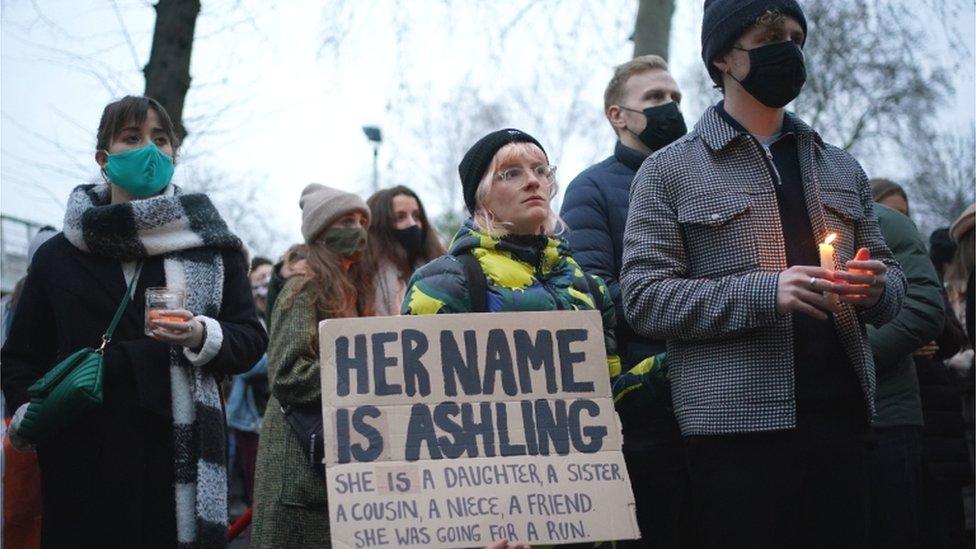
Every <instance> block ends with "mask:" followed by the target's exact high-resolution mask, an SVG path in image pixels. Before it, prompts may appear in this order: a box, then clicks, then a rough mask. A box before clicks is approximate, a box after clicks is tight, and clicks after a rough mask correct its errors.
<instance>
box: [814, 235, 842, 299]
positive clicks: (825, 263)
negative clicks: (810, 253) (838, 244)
mask: <svg viewBox="0 0 976 549" xmlns="http://www.w3.org/2000/svg"><path fill="white" fill-rule="evenodd" d="M836 238H837V233H830V234H828V235H827V238H825V239H824V241H823V242H821V243H820V244H819V245H818V247H819V248H820V267H822V268H824V269H827V270H828V271H834V270H837V265H836V264H835V263H834V244H833V242H834V239H836ZM824 295H825V296H826V297H827V299H828V300H829V301H830V303H831V304H832V305H837V304H839V303H840V298H838V297H837V294H835V293H831V292H826V293H824Z"/></svg>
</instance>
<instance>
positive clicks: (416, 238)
mask: <svg viewBox="0 0 976 549" xmlns="http://www.w3.org/2000/svg"><path fill="white" fill-rule="evenodd" d="M393 235H394V236H396V239H397V242H399V243H400V245H401V246H403V249H404V250H406V251H407V255H408V256H409V257H410V259H411V260H413V258H415V257H417V256H418V255H420V252H421V250H423V247H424V230H423V229H421V228H420V225H411V226H410V227H407V228H406V229H397V230H395V231H393Z"/></svg>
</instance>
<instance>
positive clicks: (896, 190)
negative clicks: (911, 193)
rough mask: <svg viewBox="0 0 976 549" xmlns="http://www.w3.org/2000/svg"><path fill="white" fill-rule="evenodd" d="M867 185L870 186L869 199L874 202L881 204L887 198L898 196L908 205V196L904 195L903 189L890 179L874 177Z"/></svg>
mask: <svg viewBox="0 0 976 549" xmlns="http://www.w3.org/2000/svg"><path fill="white" fill-rule="evenodd" d="M868 185H871V199H872V200H874V201H875V202H881V201H882V200H884V199H885V198H888V197H889V196H892V195H898V196H900V197H902V198H903V199H904V200H905V204H908V195H907V194H905V189H903V188H902V187H901V185H899V184H898V183H895V182H894V181H892V180H890V179H884V178H881V177H876V178H874V179H869V180H868Z"/></svg>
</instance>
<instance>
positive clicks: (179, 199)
mask: <svg viewBox="0 0 976 549" xmlns="http://www.w3.org/2000/svg"><path fill="white" fill-rule="evenodd" d="M168 191H169V190H168ZM110 202H111V194H110V191H109V187H108V185H105V184H101V185H81V186H79V187H77V188H75V190H74V191H72V193H71V196H70V197H69V199H68V206H67V212H66V213H65V218H64V234H65V236H66V237H67V238H68V241H70V242H71V243H72V244H73V245H75V246H76V247H78V248H79V249H81V250H83V251H86V252H90V253H93V254H96V255H100V256H108V257H114V258H118V259H119V260H121V261H133V260H138V259H140V258H146V257H154V256H162V257H163V268H164V272H165V275H166V286H167V287H173V288H184V289H185V290H186V306H187V309H188V310H190V311H191V312H192V313H193V314H194V315H204V316H208V317H210V318H216V317H217V315H218V313H219V312H220V305H221V300H222V298H223V295H222V293H223V287H224V284H223V282H224V264H223V260H222V258H221V254H220V248H232V249H239V250H242V251H243V249H244V247H243V244H242V243H241V240H240V239H239V238H237V236H235V235H234V234H233V233H231V232H230V230H228V228H227V224H226V223H224V220H223V219H222V218H221V217H220V214H219V213H217V210H216V208H214V206H213V204H212V203H211V202H210V199H209V198H207V196H206V195H203V194H183V193H182V191H181V190H180V189H179V188H178V187H176V186H173V187H172V190H171V192H166V193H164V194H163V195H161V196H155V197H152V198H147V199H144V200H135V201H132V202H128V203H124V204H111V203H110ZM169 356H170V364H169V366H170V368H169V370H170V382H171V391H172V397H171V398H172V410H173V436H174V444H173V448H174V467H175V473H176V486H175V492H176V493H175V499H176V527H177V540H178V541H179V546H180V547H223V546H225V545H226V528H227V463H226V461H227V460H226V447H225V446H226V434H225V426H224V414H223V412H222V408H221V403H220V394H219V389H218V386H217V382H216V380H215V379H214V376H213V375H210V374H208V373H206V372H205V371H203V370H202V369H201V368H198V367H196V366H194V365H193V364H191V363H190V361H189V360H187V358H186V357H185V356H184V354H183V352H182V349H180V348H178V347H171V348H170V354H169Z"/></svg>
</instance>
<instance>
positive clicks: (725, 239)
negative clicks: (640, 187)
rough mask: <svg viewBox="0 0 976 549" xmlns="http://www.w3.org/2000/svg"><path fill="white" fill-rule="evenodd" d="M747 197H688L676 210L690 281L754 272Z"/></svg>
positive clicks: (753, 232)
mask: <svg viewBox="0 0 976 549" xmlns="http://www.w3.org/2000/svg"><path fill="white" fill-rule="evenodd" d="M751 208H752V199H751V198H750V196H749V195H747V194H731V193H730V194H708V195H698V196H692V197H689V198H688V199H686V200H684V201H683V202H681V203H680V204H678V207H677V217H678V223H679V224H680V225H681V231H682V233H683V235H684V241H685V242H684V244H685V252H686V255H687V258H688V268H689V275H690V276H691V277H692V278H700V277H705V276H716V275H724V274H732V273H738V272H746V271H752V270H755V269H756V268H757V267H758V265H759V262H758V251H757V246H756V228H755V226H754V219H753V216H752V215H751V212H750V210H751Z"/></svg>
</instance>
